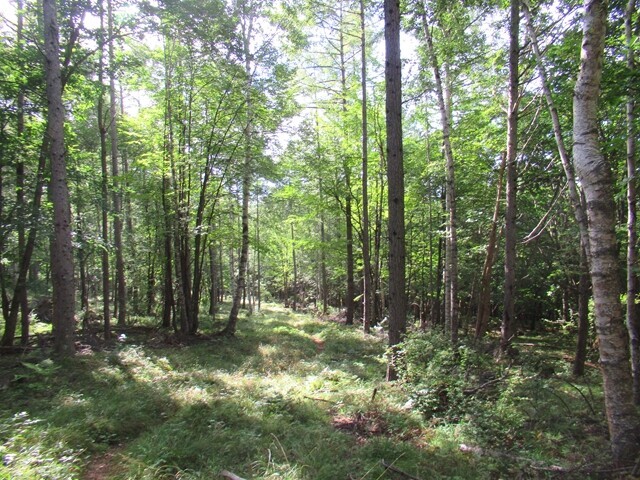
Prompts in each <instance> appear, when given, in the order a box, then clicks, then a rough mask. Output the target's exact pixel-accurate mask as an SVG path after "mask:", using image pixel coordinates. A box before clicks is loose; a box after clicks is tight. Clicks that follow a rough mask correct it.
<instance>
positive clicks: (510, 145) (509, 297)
mask: <svg viewBox="0 0 640 480" xmlns="http://www.w3.org/2000/svg"><path fill="white" fill-rule="evenodd" d="M510 5H511V13H510V24H509V105H508V107H507V108H508V112H507V158H506V169H507V193H506V199H507V206H506V212H505V236H504V250H505V254H504V256H505V260H504V307H503V308H504V310H503V314H502V328H501V332H500V334H501V336H500V350H501V352H503V353H505V352H506V351H507V349H508V347H509V345H510V344H511V341H512V340H513V337H514V336H515V334H516V318H515V294H516V292H515V289H516V241H517V240H516V214H517V210H516V189H517V179H518V163H517V148H518V103H519V93H518V85H519V82H518V70H519V67H518V65H519V53H520V52H519V42H518V34H519V31H520V2H519V0H511V4H510Z"/></svg>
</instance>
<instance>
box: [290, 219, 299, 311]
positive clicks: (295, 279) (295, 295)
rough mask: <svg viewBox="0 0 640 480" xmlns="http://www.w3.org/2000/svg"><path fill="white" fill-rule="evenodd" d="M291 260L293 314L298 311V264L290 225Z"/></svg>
mask: <svg viewBox="0 0 640 480" xmlns="http://www.w3.org/2000/svg"><path fill="white" fill-rule="evenodd" d="M291 260H292V262H293V306H292V310H293V311H294V312H295V311H296V310H297V309H298V263H297V262H296V245H295V238H294V235H293V223H291Z"/></svg>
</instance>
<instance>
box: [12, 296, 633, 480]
mask: <svg viewBox="0 0 640 480" xmlns="http://www.w3.org/2000/svg"><path fill="white" fill-rule="evenodd" d="M220 318H222V317H220ZM219 326H220V323H219V322H218V323H214V322H212V321H209V325H204V327H205V328H204V329H203V331H204V332H205V334H203V335H201V336H199V337H198V338H197V339H196V341H195V342H189V344H186V343H184V342H180V341H178V340H177V339H176V338H174V337H172V336H171V335H168V334H164V333H161V332H159V331H157V330H154V329H145V328H138V329H131V330H128V331H126V332H125V333H124V335H120V337H119V339H118V341H117V342H116V343H115V344H113V345H112V346H111V347H110V348H108V349H100V348H93V349H91V348H86V349H84V350H82V352H81V353H80V354H79V355H77V356H76V357H75V358H73V359H70V360H65V361H63V362H57V361H52V360H50V359H49V358H48V357H47V352H46V350H44V351H40V350H35V351H33V352H30V353H26V354H24V355H20V356H16V355H12V356H3V357H0V372H1V373H0V441H1V447H0V455H1V458H2V464H1V465H0V479H39V478H43V479H45V478H47V479H77V480H107V479H114V480H117V479H216V478H233V477H230V476H227V477H224V476H223V475H221V472H225V471H226V472H233V474H235V475H237V476H238V477H241V478H244V479H258V478H260V479H288V480H302V479H305V480H307V479H308V480H342V479H345V480H356V479H357V480H365V479H366V480H384V479H422V480H427V479H440V478H442V479H444V478H447V479H452V478H459V479H476V478H477V479H483V478H487V479H490V478H555V477H558V478H587V477H589V476H590V475H589V474H588V471H587V470H585V469H584V467H585V462H586V461H587V460H585V459H587V458H588V459H589V461H590V462H593V464H594V465H595V464H597V463H598V462H599V461H600V460H602V458H604V455H606V438H605V436H606V429H605V423H604V421H603V418H602V415H601V408H602V407H601V405H600V403H601V399H600V398H599V396H598V393H597V391H598V388H599V387H598V381H599V380H598V375H597V372H596V374H591V375H590V376H588V378H587V379H584V380H583V382H587V383H589V384H588V385H587V387H586V389H585V387H584V385H586V383H583V384H582V385H581V386H580V388H578V387H577V386H575V385H574V384H571V387H574V388H576V389H578V392H579V393H580V395H578V394H577V393H575V392H574V393H575V395H574V397H570V396H568V395H565V394H562V395H561V394H560V393H554V394H553V395H549V396H547V397H545V399H544V402H548V404H549V405H551V407H552V406H553V405H552V404H555V405H556V406H559V408H560V409H562V410H566V412H565V413H564V414H565V416H571V412H572V411H577V410H578V409H579V410H580V412H582V411H584V410H589V411H591V413H592V414H593V415H591V416H590V417H589V419H587V420H584V418H583V417H582V416H580V417H579V420H578V417H576V419H577V420H576V421H579V422H581V425H580V432H582V434H581V435H582V436H581V437H580V435H576V436H575V437H576V438H574V440H572V441H571V442H569V444H567V441H566V439H565V438H564V437H563V436H562V435H561V434H559V433H554V432H553V431H551V432H538V433H536V434H535V435H537V436H538V437H539V438H540V441H541V444H545V445H551V446H550V447H548V448H546V450H544V451H543V450H540V449H536V448H535V447H531V448H529V449H528V450H525V451H526V452H527V455H523V454H522V449H520V450H516V449H515V448H514V447H513V446H510V447H508V446H506V444H507V443H508V442H509V440H508V438H510V436H511V437H515V436H517V433H514V432H508V431H505V432H502V433H503V434H504V436H505V439H504V443H505V446H504V448H503V449H489V448H486V447H485V446H484V445H480V444H478V443H477V442H476V443H475V444H474V443H473V441H474V437H473V436H469V435H468V434H466V433H465V429H464V428H463V427H462V426H461V425H462V422H460V421H456V422H451V421H434V419H428V418H425V416H424V415H422V414H420V413H418V412H417V411H416V409H415V408H412V403H411V402H408V400H409V397H408V393H407V391H406V389H405V388H403V385H401V384H399V383H387V382H385V381H384V376H385V370H386V359H385V355H384V353H385V341H386V340H385V338H384V336H382V335H370V336H364V335H363V334H362V332H361V331H360V330H359V329H358V328H357V327H346V326H345V325H342V324H340V323H339V322H336V321H331V320H329V319H324V320H322V319H318V318H314V317H313V316H311V315H304V314H297V313H294V312H291V311H290V310H288V309H284V308H281V307H277V306H274V305H269V306H268V307H267V308H264V309H263V310H262V312H260V313H257V314H254V315H252V316H251V317H250V318H243V319H241V321H240V323H239V327H238V333H237V335H236V336H235V337H233V338H222V337H215V336H213V335H210V336H209V335H207V332H214V331H216V329H217V328H218V327H219ZM150 332H152V334H150ZM533 345H534V343H530V342H529V343H527V341H523V342H522V344H521V348H522V349H526V348H531V346H533ZM557 356H558V357H562V352H558V353H557ZM559 361H563V360H562V359H561V358H559ZM591 370H595V369H591ZM568 390H572V388H568ZM587 391H588V392H589V393H588V395H589V396H587V394H585V393H584V392H587ZM555 397H557V398H555ZM558 399H559V400H558ZM536 401H537V400H536ZM572 402H576V403H575V405H579V407H578V408H576V407H574V404H573V403H572ZM551 407H549V408H551ZM544 408H546V407H545V406H544V405H543V406H542V407H541V410H542V409H544ZM488 415H489V416H490V415H491V412H489V413H488ZM581 415H582V413H581ZM554 435H556V436H555V437H554ZM538 437H536V436H532V437H527V438H534V439H535V438H538ZM578 437H579V438H578ZM501 441H502V440H500V439H498V442H497V443H498V444H500V442H501ZM572 442H573V443H572ZM510 445H511V444H510ZM549 451H551V452H552V454H551V455H550V454H549ZM598 453H599V454H600V458H598ZM529 455H530V456H529ZM525 457H526V458H525ZM555 460H558V462H556V461H555ZM563 465H564V466H563ZM590 468H591V467H590ZM598 468H599V467H598ZM589 471H591V472H592V473H593V472H596V470H595V467H593V468H592V470H589ZM624 474H625V473H624V472H613V471H608V470H607V471H603V470H600V471H598V472H597V473H593V475H592V476H593V478H614V477H615V478H624Z"/></svg>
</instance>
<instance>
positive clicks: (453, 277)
mask: <svg viewBox="0 0 640 480" xmlns="http://www.w3.org/2000/svg"><path fill="white" fill-rule="evenodd" d="M422 25H423V30H424V35H425V38H426V40H427V50H428V54H429V62H430V63H431V68H432V70H433V77H434V79H435V82H436V96H437V98H438V109H439V110H440V122H441V123H442V144H443V147H444V157H445V164H446V179H447V180H446V182H447V186H446V193H445V204H446V209H447V236H446V249H445V251H446V254H445V256H446V264H445V278H446V285H445V291H446V295H445V301H444V311H445V315H444V316H445V326H446V329H447V330H448V332H449V334H450V335H451V342H452V343H457V341H458V316H459V315H458V240H457V232H456V221H457V218H456V190H455V186H456V184H455V162H454V158H453V149H452V148H451V118H450V115H449V104H450V103H451V102H450V101H447V99H448V98H449V97H450V89H449V87H448V86H445V85H447V82H443V81H442V75H441V74H440V65H439V62H438V57H437V55H436V51H435V48H434V46H433V38H432V36H431V27H430V26H429V20H428V18H427V11H426V5H425V4H424V3H423V4H422Z"/></svg>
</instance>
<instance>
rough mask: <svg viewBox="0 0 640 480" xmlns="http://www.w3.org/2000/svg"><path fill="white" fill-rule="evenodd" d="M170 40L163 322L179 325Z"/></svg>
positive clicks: (164, 174)
mask: <svg viewBox="0 0 640 480" xmlns="http://www.w3.org/2000/svg"><path fill="white" fill-rule="evenodd" d="M169 48H170V45H169V41H168V40H167V39H166V38H165V40H164V63H165V65H164V67H165V86H164V87H165V125H164V128H165V132H164V143H165V145H164V156H163V172H162V211H163V217H164V219H163V220H164V232H163V237H164V280H163V304H162V326H163V327H164V328H169V327H170V326H171V325H172V324H173V325H174V329H175V316H174V312H173V309H174V306H175V300H174V295H173V244H172V238H173V222H172V220H171V219H172V217H173V211H172V209H171V204H172V202H171V199H170V192H171V176H170V175H171V173H170V172H171V165H172V164H173V159H172V157H173V108H172V102H171V89H172V82H171V76H172V75H173V72H172V58H171V52H170V50H169Z"/></svg>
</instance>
